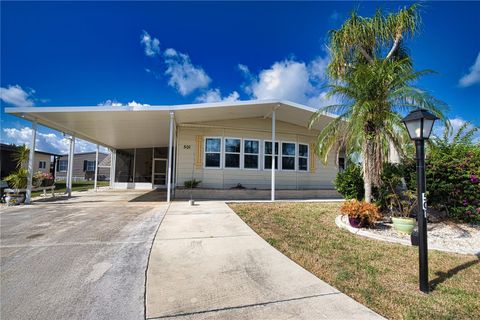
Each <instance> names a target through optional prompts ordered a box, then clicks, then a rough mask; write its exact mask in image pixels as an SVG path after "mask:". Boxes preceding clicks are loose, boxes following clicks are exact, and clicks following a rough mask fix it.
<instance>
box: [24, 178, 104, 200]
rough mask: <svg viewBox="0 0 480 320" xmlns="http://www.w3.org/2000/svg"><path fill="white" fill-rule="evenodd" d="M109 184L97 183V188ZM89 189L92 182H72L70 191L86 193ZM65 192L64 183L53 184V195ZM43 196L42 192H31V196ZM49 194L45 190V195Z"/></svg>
mask: <svg viewBox="0 0 480 320" xmlns="http://www.w3.org/2000/svg"><path fill="white" fill-rule="evenodd" d="M109 184H110V182H109V181H97V186H98V187H106V186H108V185H109ZM89 189H93V181H78V182H72V191H87V190H89ZM65 191H66V185H65V182H55V193H56V194H61V193H64V192H65ZM41 194H43V191H34V192H32V196H33V197H35V196H39V195H41ZM48 194H51V192H50V191H48V190H47V195H48Z"/></svg>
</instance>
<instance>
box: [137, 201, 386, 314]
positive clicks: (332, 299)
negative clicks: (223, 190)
mask: <svg viewBox="0 0 480 320" xmlns="http://www.w3.org/2000/svg"><path fill="white" fill-rule="evenodd" d="M146 315H147V319H163V318H171V319H382V317H380V316H379V315H377V314H376V313H374V312H373V311H371V310H370V309H368V308H367V307H365V306H363V305H361V304H360V303H358V302H356V301H354V300H353V299H351V298H350V297H348V296H346V295H344V294H343V293H341V292H339V291H338V290H337V289H335V288H333V287H331V286H330V285H328V284H326V283H325V282H323V281H322V280H320V279H318V278H317V277H315V276H314V275H313V274H311V273H309V272H308V271H306V270H305V269H303V268H301V267H300V266H299V265H297V264H296V263H294V262H293V261H291V260H290V259H288V258H287V257H286V256H284V255H283V254H281V253H280V252H278V251H277V250H276V249H274V248H273V247H271V246H270V245H269V244H268V243H267V242H265V241H264V240H263V239H262V238H260V237H259V236H258V235H257V234H256V233H254V232H253V231H252V230H251V229H250V228H249V227H248V226H247V225H246V224H245V223H244V222H243V221H242V220H241V219H240V218H239V217H238V216H237V215H236V214H235V213H234V212H233V211H232V210H231V209H230V208H229V207H228V206H227V205H226V204H225V203H224V202H220V201H208V202H200V203H198V204H197V205H196V206H193V207H191V206H189V205H188V203H187V202H173V203H172V204H171V206H170V208H169V210H168V211H167V214H166V216H165V219H164V220H163V222H162V224H161V226H160V228H159V230H158V233H157V236H156V239H155V242H154V245H153V248H152V252H151V255H150V261H149V266H148V270H147V292H146Z"/></svg>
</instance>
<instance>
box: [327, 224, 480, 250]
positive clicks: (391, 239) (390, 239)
mask: <svg viewBox="0 0 480 320" xmlns="http://www.w3.org/2000/svg"><path fill="white" fill-rule="evenodd" d="M335 224H336V225H337V227H339V228H340V229H345V230H348V231H349V232H350V233H353V234H355V235H359V236H362V237H366V238H370V239H374V240H380V241H385V242H390V243H397V244H402V245H405V246H412V243H411V242H410V241H409V240H405V239H399V238H395V237H386V236H381V235H378V234H375V233H372V232H369V231H368V230H367V229H359V228H354V227H352V226H351V225H350V223H349V222H348V218H347V216H344V215H338V216H337V217H336V218H335ZM428 249H429V250H438V251H443V252H449V253H458V254H469V255H478V252H470V250H466V251H463V252H462V251H456V250H453V249H450V248H445V247H441V246H438V245H436V244H432V243H429V244H428Z"/></svg>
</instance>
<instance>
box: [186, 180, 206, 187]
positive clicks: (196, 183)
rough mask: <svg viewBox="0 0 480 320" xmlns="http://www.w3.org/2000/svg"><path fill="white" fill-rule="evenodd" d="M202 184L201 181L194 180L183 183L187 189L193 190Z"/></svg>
mask: <svg viewBox="0 0 480 320" xmlns="http://www.w3.org/2000/svg"><path fill="white" fill-rule="evenodd" d="M200 183H202V181H201V180H196V179H193V180H188V181H185V182H184V183H183V185H184V187H185V188H189V189H193V188H196V187H198V185H199V184H200Z"/></svg>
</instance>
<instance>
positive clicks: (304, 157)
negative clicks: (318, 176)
mask: <svg viewBox="0 0 480 320" xmlns="http://www.w3.org/2000/svg"><path fill="white" fill-rule="evenodd" d="M298 170H300V171H308V144H301V143H299V144H298Z"/></svg>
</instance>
